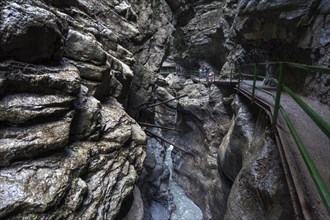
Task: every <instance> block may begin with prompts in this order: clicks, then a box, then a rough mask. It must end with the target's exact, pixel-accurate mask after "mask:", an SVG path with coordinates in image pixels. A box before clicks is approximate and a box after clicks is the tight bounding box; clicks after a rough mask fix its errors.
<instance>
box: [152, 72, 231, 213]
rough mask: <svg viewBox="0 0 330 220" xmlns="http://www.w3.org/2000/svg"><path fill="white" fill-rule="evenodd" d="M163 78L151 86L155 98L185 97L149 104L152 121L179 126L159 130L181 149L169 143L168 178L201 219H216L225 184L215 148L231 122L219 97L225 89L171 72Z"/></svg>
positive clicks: (227, 188) (222, 206) (224, 196)
mask: <svg viewBox="0 0 330 220" xmlns="http://www.w3.org/2000/svg"><path fill="white" fill-rule="evenodd" d="M165 81H166V82H167V83H162V84H161V85H163V86H164V87H162V86H158V88H157V89H156V90H155V96H156V97H157V99H158V100H159V102H162V101H166V100H171V99H172V98H173V97H174V96H177V97H179V96H184V95H186V96H185V97H182V98H180V99H179V100H173V101H171V102H167V103H164V104H162V105H158V106H155V107H154V108H155V116H154V119H155V123H157V124H159V125H161V126H165V127H175V128H177V129H178V131H167V130H166V129H164V130H162V132H161V133H160V135H161V136H164V137H165V138H167V139H168V140H171V141H172V142H173V143H175V144H176V145H177V146H179V147H180V148H182V149H183V150H181V149H179V148H176V147H174V150H173V153H172V158H173V179H174V181H175V182H177V183H178V185H179V186H181V187H182V188H183V189H184V190H185V192H186V194H187V195H189V197H190V198H192V200H193V201H194V203H195V204H196V205H197V206H198V207H199V208H200V209H201V210H202V212H203V216H204V219H221V218H222V217H223V216H224V213H225V210H226V205H225V202H224V201H226V199H227V196H228V194H229V191H230V183H229V181H228V180H227V179H226V178H224V177H221V176H220V175H219V172H218V165H217V149H218V146H219V145H220V143H221V140H222V138H223V137H224V136H225V134H226V133H227V130H228V129H229V126H230V119H231V114H232V110H231V108H230V98H228V99H227V98H225V97H224V94H226V95H229V94H230V92H228V91H227V92H226V91H221V90H220V89H219V88H217V87H216V86H211V87H207V86H206V85H203V84H194V83H192V82H190V83H189V81H188V80H186V79H185V78H184V77H182V76H180V77H178V76H174V75H173V74H170V75H168V76H167V77H166V78H165ZM224 100H226V101H224ZM162 147H163V148H162V149H163V151H165V149H166V146H164V145H163V146H162ZM187 152H188V153H187ZM149 153H151V152H149ZM158 161H160V160H158Z"/></svg>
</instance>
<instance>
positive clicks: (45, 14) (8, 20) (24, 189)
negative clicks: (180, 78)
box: [0, 0, 173, 219]
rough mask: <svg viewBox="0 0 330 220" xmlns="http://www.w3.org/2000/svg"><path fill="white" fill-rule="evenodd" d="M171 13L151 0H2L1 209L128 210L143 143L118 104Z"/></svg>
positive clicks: (164, 32)
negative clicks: (128, 201) (126, 207)
mask: <svg viewBox="0 0 330 220" xmlns="http://www.w3.org/2000/svg"><path fill="white" fill-rule="evenodd" d="M155 11H157V13H154V12H155ZM171 16H172V14H171V11H170V9H169V7H168V6H167V4H166V2H164V1H161V4H159V2H158V1H155V0H150V1H149V0H148V1H142V2H141V1H135V0H127V1H124V0H123V1H117V0H113V1H98V0H93V1H85V0H70V1H53V0H27V1H20V0H4V1H1V3H0V20H1V22H0V155H1V156H0V157H1V158H0V160H1V162H0V194H1V195H0V218H6V219H17V218H24V219H26V218H33V219H36V218H38V219H39V218H40V219H53V218H55V219H78V218H82V219H115V218H116V216H125V215H126V214H127V212H128V210H125V209H124V208H121V207H122V204H124V205H123V206H125V204H126V203H127V202H126V201H127V199H129V198H131V197H132V196H133V189H134V187H135V185H136V182H137V178H138V176H139V174H140V173H141V171H142V167H143V161H144V159H145V155H146V143H147V142H146V135H145V133H144V131H143V130H142V129H141V127H140V126H139V125H138V124H137V122H136V121H135V120H134V119H132V118H131V117H130V116H129V115H128V114H127V113H126V111H125V108H124V107H125V106H126V105H127V100H128V94H129V88H130V86H131V84H132V81H134V82H135V84H136V82H138V79H136V80H135V79H134V80H133V78H134V77H135V76H137V77H138V76H143V75H144V73H147V74H149V75H150V76H152V73H153V72H154V71H156V70H157V69H158V68H159V66H160V64H161V61H162V60H163V57H164V55H165V53H166V50H167V48H168V45H169V43H170V41H171V30H172V29H173V26H172V24H171V19H172V18H171ZM136 60H138V62H136ZM141 69H144V72H142V71H141ZM151 82H152V80H145V82H144V83H145V84H146V86H145V87H146V89H147V88H148V87H150V85H149V84H150V83H151ZM147 90H148V89H147ZM137 95H139V94H137ZM141 97H143V98H145V97H144V95H141ZM133 100H134V97H133ZM137 190H138V189H137ZM135 191H136V190H135ZM134 195H138V193H134ZM142 213H143V212H142ZM142 215H143V214H142ZM139 216H141V214H139Z"/></svg>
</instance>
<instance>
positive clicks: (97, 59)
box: [64, 29, 107, 65]
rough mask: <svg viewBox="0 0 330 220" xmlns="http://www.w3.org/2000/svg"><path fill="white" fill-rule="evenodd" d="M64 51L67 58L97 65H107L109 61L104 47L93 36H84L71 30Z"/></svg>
mask: <svg viewBox="0 0 330 220" xmlns="http://www.w3.org/2000/svg"><path fill="white" fill-rule="evenodd" d="M64 51H65V56H66V57H69V58H72V59H75V60H78V61H83V62H90V63H93V64H96V65H103V64H105V63H106V59H107V56H106V53H105V51H104V50H103V49H102V45H101V44H100V43H99V42H97V40H96V39H95V37H94V36H93V35H91V34H88V35H87V34H83V33H80V32H78V31H76V30H72V29H70V30H69V33H68V36H67V38H66V40H65V47H64Z"/></svg>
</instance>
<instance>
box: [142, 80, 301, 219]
mask: <svg viewBox="0 0 330 220" xmlns="http://www.w3.org/2000/svg"><path fill="white" fill-rule="evenodd" d="M179 78H180V77H179ZM179 78H177V80H173V76H170V75H169V76H168V77H166V78H165V79H166V80H167V81H166V82H167V83H162V84H161V85H163V86H164V87H160V86H159V87H158V88H157V89H156V90H155V95H156V96H157V99H158V102H162V101H164V100H169V99H170V98H172V97H173V96H182V95H184V94H186V95H187V96H186V97H182V98H180V99H179V100H178V101H174V102H173V103H172V104H170V103H171V102H169V103H166V104H163V105H159V106H155V118H154V119H155V123H156V124H158V125H161V126H166V127H174V128H177V129H179V130H178V131H166V129H163V130H161V132H160V130H158V134H159V135H160V136H163V137H165V138H167V139H168V140H170V141H172V143H175V144H176V145H177V146H180V147H181V148H183V149H184V151H182V150H181V149H178V148H176V147H174V149H173V152H172V158H173V179H174V181H175V182H176V183H177V184H178V185H179V186H180V187H182V188H183V189H184V191H185V194H186V195H188V196H189V197H190V198H191V199H192V200H193V202H194V203H195V204H196V205H197V206H198V207H199V208H200V209H201V210H202V212H203V219H236V218H251V219H259V218H260V219H263V218H286V217H290V218H291V217H292V218H293V216H294V215H293V211H292V210H293V209H292V208H290V209H287V207H291V200H290V196H289V192H288V187H287V183H286V180H285V177H284V171H283V169H282V165H281V162H280V158H279V153H278V150H277V147H276V145H275V143H274V141H273V140H272V138H271V137H270V136H269V133H270V131H269V130H268V127H267V120H266V119H265V116H264V115H260V116H259V117H258V119H257V116H258V114H259V113H258V111H256V110H254V109H253V107H252V106H249V105H248V104H247V103H246V102H244V101H243V100H241V99H240V98H239V97H238V96H234V95H233V91H232V90H230V88H225V87H220V88H218V87H216V86H214V85H205V84H202V83H196V84H193V83H192V84H190V83H186V80H185V79H184V78H182V77H181V79H179ZM178 84H181V86H177V85H178ZM171 85H172V87H171ZM173 104H174V105H173ZM155 146H158V148H159V149H160V151H161V152H160V153H159V152H149V151H148V152H147V160H146V163H145V169H146V170H148V168H149V170H148V171H149V177H153V178H152V179H153V180H152V181H151V182H154V184H153V187H156V189H159V190H160V189H161V185H162V181H160V182H159V179H158V178H154V177H155V176H158V177H159V176H162V175H161V173H163V172H165V170H166V169H167V168H166V167H163V165H162V163H163V162H162V161H163V159H160V158H158V159H157V157H156V156H155V155H163V152H164V151H165V149H166V148H167V147H168V146H169V145H168V144H163V145H159V144H158V145H155V144H149V147H150V148H149V149H152V148H151V147H155ZM185 151H187V152H188V153H186V152H185ZM161 157H162V156H161ZM162 158H163V157H162ZM156 167H159V169H156ZM157 172H158V173H157ZM144 180H145V181H146V180H148V178H145V179H144ZM149 180H150V179H149ZM144 193H146V192H144ZM144 193H142V194H143V195H149V196H150V198H149V200H148V201H150V199H151V200H153V199H154V200H156V201H159V200H157V199H156V198H159V197H157V196H159V195H162V194H161V193H160V192H159V191H157V190H154V191H153V192H152V193H150V192H149V194H148V193H146V194H144ZM169 193H171V190H170V191H169ZM167 194H168V192H167ZM151 195H152V196H151ZM166 199H168V201H171V200H170V199H171V197H163V198H162V200H161V201H162V202H164V200H166ZM169 207H170V206H169ZM145 208H146V209H147V212H148V211H149V212H151V213H152V211H150V210H155V207H154V206H152V205H150V207H145ZM177 208H178V209H180V207H177ZM257 209H258V210H257ZM157 210H158V209H157ZM170 210H171V209H170ZM158 211H159V210H158ZM186 211H187V210H186ZM161 213H162V212H161ZM160 216H163V215H160ZM150 218H152V217H150V216H149V218H147V219H150Z"/></svg>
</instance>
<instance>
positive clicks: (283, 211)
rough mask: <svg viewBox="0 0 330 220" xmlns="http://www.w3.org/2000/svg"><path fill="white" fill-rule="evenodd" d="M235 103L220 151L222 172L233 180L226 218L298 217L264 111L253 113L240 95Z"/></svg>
mask: <svg viewBox="0 0 330 220" xmlns="http://www.w3.org/2000/svg"><path fill="white" fill-rule="evenodd" d="M232 106H233V109H234V113H235V114H234V117H233V119H232V124H231V127H230V129H229V131H228V133H227V134H226V136H225V137H224V138H223V140H222V143H221V145H220V147H219V150H218V153H219V154H218V155H219V157H218V162H219V168H220V173H221V174H222V175H223V176H225V177H227V178H228V179H229V180H230V181H231V182H233V184H232V187H231V190H230V194H229V196H228V200H227V207H226V214H225V216H224V219H295V216H294V212H293V207H292V203H291V200H290V196H289V190H288V186H287V183H286V180H285V176H284V171H283V168H282V165H281V159H280V156H279V152H278V148H277V146H276V144H275V142H274V140H273V139H272V138H271V136H270V131H269V127H268V124H269V123H268V119H267V118H266V115H265V113H264V112H259V113H257V112H255V113H254V114H253V112H254V111H251V108H252V107H251V108H249V107H247V106H246V104H245V103H244V100H242V99H240V98H239V97H238V96H236V97H235V99H234V101H233V103H232ZM256 115H258V116H257V117H256Z"/></svg>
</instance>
